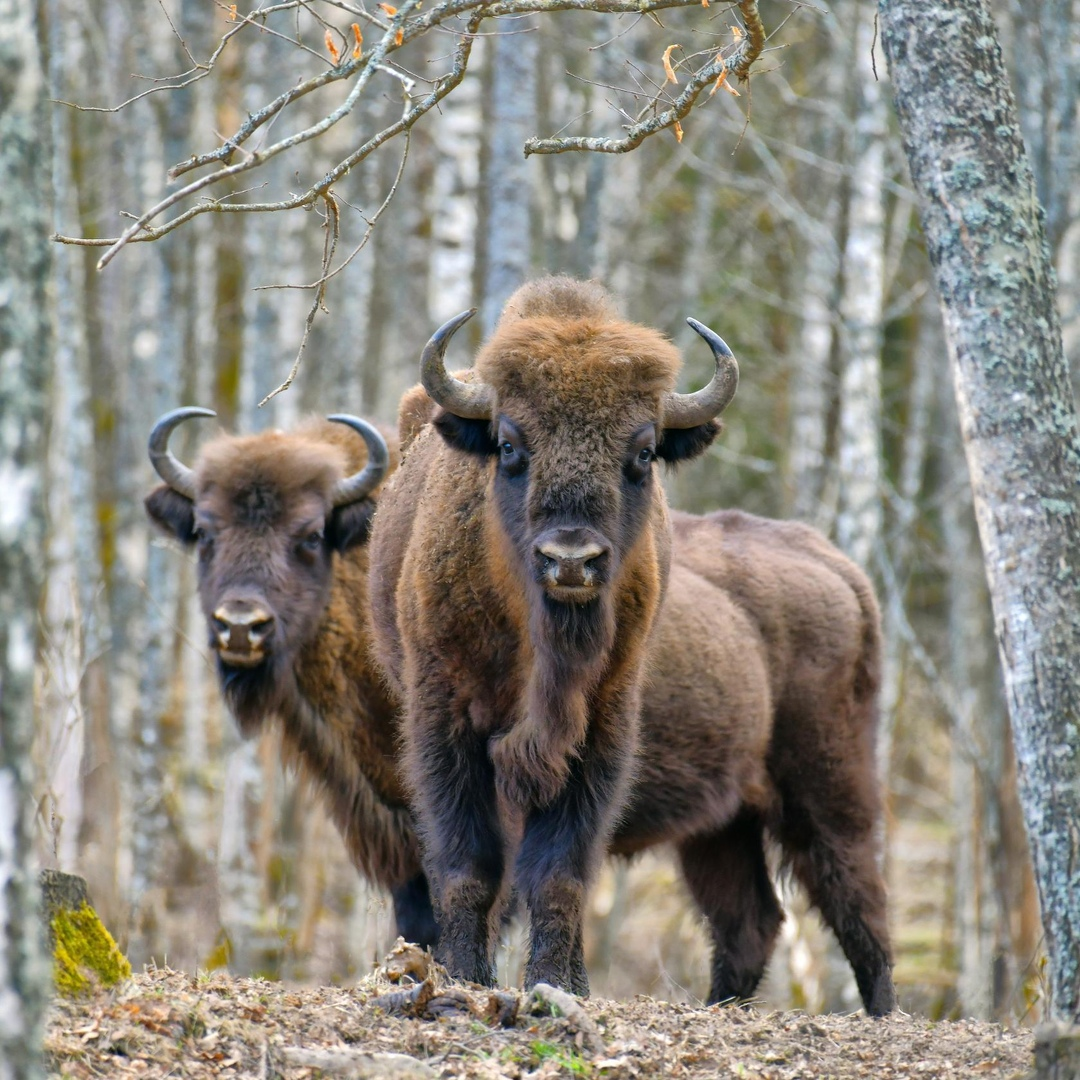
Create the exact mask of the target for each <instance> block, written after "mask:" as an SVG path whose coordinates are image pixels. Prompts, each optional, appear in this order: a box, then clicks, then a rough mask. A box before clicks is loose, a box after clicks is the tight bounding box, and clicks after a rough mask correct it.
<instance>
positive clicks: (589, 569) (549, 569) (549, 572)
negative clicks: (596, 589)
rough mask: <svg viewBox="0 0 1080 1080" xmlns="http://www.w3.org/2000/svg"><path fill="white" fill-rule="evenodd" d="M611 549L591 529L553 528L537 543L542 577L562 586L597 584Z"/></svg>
mask: <svg viewBox="0 0 1080 1080" xmlns="http://www.w3.org/2000/svg"><path fill="white" fill-rule="evenodd" d="M610 550H611V548H610V547H609V546H608V545H607V544H606V543H604V541H603V540H602V539H601V537H599V536H598V535H597V534H596V533H594V532H593V531H592V530H591V529H552V530H550V531H549V532H546V533H544V534H543V535H542V536H541V537H540V538H539V539H538V540H537V541H536V546H535V551H536V555H537V559H538V561H539V563H540V570H541V573H542V575H543V577H544V578H545V579H546V580H547V581H548V582H549V583H550V584H552V585H558V586H560V587H563V588H589V587H592V586H594V585H598V584H599V580H598V577H599V572H600V570H601V569H602V566H603V563H604V560H605V557H606V556H607V555H608V553H609V552H610Z"/></svg>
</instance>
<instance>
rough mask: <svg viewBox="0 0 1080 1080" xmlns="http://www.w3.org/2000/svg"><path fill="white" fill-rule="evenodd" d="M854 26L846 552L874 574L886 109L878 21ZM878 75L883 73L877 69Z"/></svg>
mask: <svg viewBox="0 0 1080 1080" xmlns="http://www.w3.org/2000/svg"><path fill="white" fill-rule="evenodd" d="M846 10H847V12H848V14H849V15H850V16H851V22H849V23H848V25H854V26H856V37H855V56H854V73H855V80H856V87H857V92H856V104H855V113H854V139H853V148H852V158H853V164H852V174H851V196H850V202H849V206H848V237H847V244H846V245H845V249H844V286H843V292H842V295H841V298H840V317H841V338H840V357H841V373H840V425H839V428H840V429H839V446H838V456H839V483H840V504H839V512H838V515H837V521H836V533H837V540H838V542H839V544H840V547H841V548H843V549H844V551H846V552H847V554H848V555H850V556H851V557H852V558H853V559H854V560H855V561H856V562H857V563H858V564H859V565H860V566H862V567H864V568H867V569H868V568H869V567H870V565H871V559H872V557H873V554H874V550H875V548H876V546H877V544H878V543H879V541H880V537H881V526H882V507H881V339H882V309H883V303H884V284H885V280H884V275H885V205H884V198H883V189H884V183H885V135H886V113H885V108H886V103H885V97H884V94H883V90H882V86H881V84H880V83H879V82H878V80H877V77H876V76H875V73H874V69H873V42H874V37H875V25H874V19H873V13H872V11H870V10H869V9H867V8H866V7H865V5H862V4H856V5H852V6H849V7H848V8H847V9H846ZM879 70H880V69H879Z"/></svg>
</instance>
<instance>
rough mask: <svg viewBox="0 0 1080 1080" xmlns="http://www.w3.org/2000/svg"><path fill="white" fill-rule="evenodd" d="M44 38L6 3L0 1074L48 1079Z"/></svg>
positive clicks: (0, 311) (0, 275)
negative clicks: (41, 641) (41, 874)
mask: <svg viewBox="0 0 1080 1080" xmlns="http://www.w3.org/2000/svg"><path fill="white" fill-rule="evenodd" d="M43 36H44V30H43V28H42V27H41V26H40V24H39V20H38V15H37V8H36V6H35V5H34V4H33V3H31V2H29V0H0V251H2V252H3V258H2V260H0V297H2V298H3V299H2V300H0V493H2V494H0V1080H8V1078H11V1080H14V1078H23V1077H36V1076H39V1075H41V1040H42V1025H43V1014H44V1006H45V994H44V991H45V984H46V979H47V977H48V976H47V974H46V969H45V966H44V963H43V958H42V955H41V954H42V943H41V940H40V938H41V923H40V919H39V916H38V890H37V882H36V879H35V871H34V867H33V861H34V860H33V858H32V855H31V848H32V843H31V825H32V816H33V809H34V792H33V784H32V782H31V776H30V745H31V740H32V738H33V732H34V700H33V677H34V653H35V646H36V639H37V636H38V627H37V615H38V604H39V600H40V596H41V590H42V586H43V580H42V579H43V575H44V567H43V565H42V553H43V551H44V550H45V533H46V527H45V522H46V503H45V495H44V490H43V483H42V480H43V467H44V462H45V452H46V441H45V429H46V412H47V397H48V389H49V373H50V365H51V362H52V345H53V342H52V325H51V320H50V317H49V297H48V293H47V288H48V276H49V269H50V259H49V252H48V249H47V244H48V241H47V239H46V237H47V235H48V231H49V206H48V199H49V196H50V192H49V184H48V176H49V172H50V167H51V164H52V163H51V160H50V150H49V137H48V136H49V124H48V121H47V117H46V110H45V101H46V96H47V95H46V83H45V70H44V63H43V58H42V52H43V49H42V44H41V43H42V39H43Z"/></svg>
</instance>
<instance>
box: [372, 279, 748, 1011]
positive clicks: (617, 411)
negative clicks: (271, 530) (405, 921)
mask: <svg viewBox="0 0 1080 1080" xmlns="http://www.w3.org/2000/svg"><path fill="white" fill-rule="evenodd" d="M467 317H468V313H466V314H465V315H463V316H459V317H458V318H457V319H455V320H452V321H451V322H450V323H448V324H447V325H446V326H444V327H443V328H441V329H440V330H439V331H438V332H437V333H436V334H435V336H434V337H433V338H432V341H431V342H430V343H429V345H428V347H427V349H425V352H424V358H423V360H422V376H423V379H424V382H425V386H426V387H427V389H428V391H429V393H431V395H432V397H433V398H434V399H435V401H436V402H437V403H438V404H439V405H440V407H441V408H440V410H439V412H438V413H437V415H436V416H435V422H434V426H433V427H430V428H426V429H425V431H424V432H423V433H422V434H421V435H420V436H419V437H418V438H417V439H416V441H415V442H414V443H413V445H412V446H411V448H410V452H409V454H408V456H407V457H406V459H405V462H404V463H403V465H402V468H401V470H400V471H399V473H398V475H397V477H396V478H395V482H394V483H393V485H392V486H391V488H390V489H389V490H388V491H387V493H386V495H385V496H384V497H383V499H382V501H381V502H380V509H379V514H378V516H377V518H376V521H375V526H374V531H373V535H372V555H371V557H372V616H373V626H374V632H375V640H376V649H377V651H378V654H379V657H380V660H381V662H382V663H383V664H384V666H385V667H386V668H387V670H388V672H389V673H390V675H391V677H392V679H393V680H394V681H395V684H396V688H397V689H398V690H399V691H400V692H401V693H402V696H403V699H404V703H405V707H404V723H403V729H404V756H405V763H406V773H407V776H408V778H409V782H410V787H411V789H412V794H413V801H414V806H415V809H416V812H417V816H418V820H419V823H420V826H421V829H422V832H423V837H424V841H425V852H426V854H425V866H426V868H427V869H428V871H429V874H430V876H431V879H432V882H433V885H434V892H435V895H436V902H437V905H438V912H439V920H440V926H441V937H440V954H441V957H442V959H443V960H444V962H445V963H446V964H447V966H448V968H449V970H450V972H451V974H453V975H455V976H458V977H460V978H465V979H470V980H473V981H477V982H482V983H491V982H492V981H493V979H494V968H493V964H492V945H493V934H494V930H495V928H496V926H497V924H498V919H499V913H500V908H501V907H502V905H503V903H504V901H505V897H506V895H507V893H508V891H509V889H510V887H511V885H512V886H513V887H514V888H515V889H516V890H517V893H518V894H519V896H521V897H522V899H523V900H524V902H525V904H526V906H527V908H528V911H529V916H530V947H529V958H528V962H527V965H526V972H525V980H526V983H527V984H528V985H532V984H534V983H536V982H541V981H543V982H549V983H552V984H554V985H556V986H561V987H564V988H566V989H570V990H573V991H575V992H577V993H586V992H587V990H588V979H587V976H586V973H585V965H584V959H583V954H582V941H581V930H582V912H583V905H584V900H585V895H586V890H587V888H588V886H589V883H590V881H591V879H592V877H593V874H594V871H595V867H596V864H597V862H598V861H599V859H600V858H601V857H602V855H603V852H604V849H605V845H606V842H607V840H608V838H609V837H610V835H611V831H612V828H613V826H614V822H615V818H616V815H617V813H618V811H619V809H620V807H621V805H622V804H623V802H624V801H625V798H626V793H627V789H628V784H629V779H630V773H631V766H632V762H633V759H634V754H635V751H636V748H637V740H638V729H639V712H640V703H641V700H640V699H641V682H642V677H643V672H644V663H645V657H646V648H647V641H648V637H649V633H650V630H651V627H652V623H653V620H654V618H655V615H656V612H657V611H658V609H659V605H660V600H661V596H662V593H663V589H664V583H665V581H666V579H667V573H668V558H669V556H668V551H669V546H670V536H669V529H668V523H667V511H666V505H665V502H664V498H663V492H662V489H661V488H660V486H659V483H658V482H657V481H656V480H655V478H654V472H655V469H654V467H653V465H654V461H655V459H656V458H657V457H658V456H659V453H660V448H661V447H663V448H664V454H665V457H666V458H668V459H669V460H675V459H677V458H678V457H680V456H683V455H686V456H689V455H692V454H694V453H699V452H700V451H701V450H703V449H705V447H706V446H707V445H708V444H709V442H710V441H711V439H712V437H713V436H714V435H715V434H716V432H717V430H718V428H717V425H716V423H715V417H716V416H717V415H718V414H719V412H720V411H722V409H723V408H724V406H725V405H726V404H727V402H728V401H730V399H731V396H732V394H733V393H734V389H735V382H736V367H735V363H734V358H733V357H732V356H731V353H730V351H729V350H728V349H727V346H726V345H724V344H723V342H722V341H720V339H719V338H717V337H716V335H715V334H712V332H711V331H709V330H708V329H707V328H705V327H702V326H700V324H694V325H695V329H696V330H697V331H698V333H700V334H701V335H702V337H704V338H705V340H706V341H707V342H708V343H709V345H710V347H711V348H712V350H713V355H714V359H715V362H716V375H715V376H714V379H713V380H712V382H710V384H709V385H708V386H707V387H706V388H705V389H703V390H701V391H699V392H698V394H696V395H678V394H675V393H674V391H673V389H672V387H673V384H674V380H675V376H676V374H677V371H678V368H679V364H680V359H679V355H678V353H677V351H676V350H675V349H674V348H673V346H672V345H671V344H670V343H669V342H667V341H666V340H664V339H663V338H662V337H661V336H660V335H659V334H657V333H656V332H655V331H651V330H648V329H646V328H643V327H639V326H635V325H633V324H631V323H627V322H624V321H623V320H621V319H620V318H619V317H618V315H617V313H616V312H615V311H614V307H613V305H612V303H611V301H610V299H609V298H608V297H607V294H606V293H604V291H603V290H602V289H600V288H599V287H598V286H595V285H592V284H587V283H581V282H574V281H571V280H569V279H546V280H544V281H541V282H537V283H534V284H532V285H529V286H525V287H524V288H523V289H521V290H519V292H518V293H516V294H515V296H514V297H512V298H511V300H510V301H509V303H508V305H507V309H506V312H505V313H504V315H503V318H502V319H501V320H500V323H499V326H498V327H497V329H496V331H495V333H494V335H493V337H492V339H491V340H490V341H489V342H488V343H487V345H486V346H485V347H484V350H483V351H482V352H481V354H480V356H479V357H478V359H477V362H476V369H475V370H476V378H475V379H474V381H472V382H465V381H461V380H457V379H454V378H453V377H451V376H449V375H448V374H447V373H446V370H445V367H444V366H443V361H442V354H443V352H444V351H445V347H446V343H447V341H448V339H449V336H450V335H451V334H452V333H453V332H454V330H456V329H457V327H459V326H460V325H461V324H462V323H463V322H464V321H465V319H466V318H467ZM676 430H678V431H683V432H686V433H688V434H686V435H685V437H680V436H677V435H673V436H672V437H671V438H667V433H668V432H669V431H676Z"/></svg>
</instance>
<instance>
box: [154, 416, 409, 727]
mask: <svg viewBox="0 0 1080 1080" xmlns="http://www.w3.org/2000/svg"><path fill="white" fill-rule="evenodd" d="M197 416H214V413H212V412H211V411H209V410H208V409H199V408H183V409H176V410H174V411H173V412H170V413H167V414H166V415H165V416H163V417H162V418H161V419H160V420H159V421H158V422H157V424H156V425H155V426H154V429H153V431H152V432H151V435H150V443H149V452H150V461H151V463H152V464H153V466H154V468H155V470H156V471H157V473H158V475H159V476H160V477H161V478H162V480H164V481H165V483H164V484H162V485H161V486H160V487H158V488H156V489H155V490H154V491H152V492H151V493H150V494H149V495H148V496H147V497H146V500H145V506H146V511H147V513H148V514H149V516H150V518H151V519H152V520H153V521H154V522H156V523H157V524H158V525H159V526H161V527H162V528H163V529H164V530H165V531H166V532H168V533H170V534H172V535H173V536H175V537H176V538H177V539H178V540H179V541H180V542H181V543H183V544H184V545H185V546H187V547H189V548H190V547H193V548H195V549H196V550H197V552H198V582H199V597H200V600H201V603H202V608H203V613H204V615H205V616H206V622H207V629H208V632H209V644H210V648H211V649H212V650H213V651H214V653H215V655H216V657H217V663H218V675H219V679H220V682H221V686H222V690H223V692H224V694H225V698H226V700H227V701H228V703H229V707H230V709H231V710H232V712H233V715H234V716H235V717H236V719H237V721H238V723H239V725H240V729H241V731H242V732H243V733H244V734H245V735H249V734H252V733H253V732H254V731H255V730H256V729H257V728H258V726H259V724H260V723H261V721H262V720H263V719H264V718H265V717H266V716H267V715H269V714H271V713H274V712H279V711H284V710H286V709H288V697H289V695H290V694H292V693H294V692H295V679H294V676H293V668H294V665H295V663H296V660H297V657H298V654H299V651H300V649H301V648H303V646H304V645H305V644H307V643H308V642H309V641H310V640H311V639H312V638H313V637H314V636H315V634H316V633H317V631H318V628H319V624H320V620H321V619H322V616H323V612H324V610H325V608H326V605H327V602H328V600H329V597H330V589H331V584H332V576H333V557H334V553H335V552H338V553H344V552H346V551H348V550H349V549H350V548H352V547H354V546H355V545H357V544H360V543H363V542H364V541H365V540H366V538H367V535H368V530H369V528H370V524H371V517H372V513H373V511H374V502H373V500H372V499H371V497H370V496H371V494H372V492H373V491H374V489H375V488H376V487H377V486H378V484H379V482H380V481H381V480H382V478H383V477H384V476H385V474H386V472H387V469H388V467H389V454H388V451H387V446H386V443H385V441H384V440H383V438H382V436H381V435H380V434H379V432H378V431H376V430H375V428H373V427H372V426H371V425H370V424H368V423H366V422H365V421H363V420H360V419H358V418H356V417H352V416H331V417H329V418H328V419H329V420H331V421H333V422H334V423H333V424H325V423H323V422H322V421H317V422H314V423H312V424H309V425H306V426H304V427H302V428H300V429H299V430H297V431H295V432H289V433H285V432H265V433H263V434H260V435H251V436H246V437H232V436H225V435H222V436H219V437H218V438H216V439H214V440H213V441H212V442H211V443H209V444H208V445H207V446H206V447H205V448H204V449H203V451H202V453H201V454H200V455H199V459H198V461H197V463H196V465H195V467H194V468H189V467H188V466H186V465H184V464H182V463H181V462H180V461H179V460H177V458H176V457H174V456H173V454H172V453H171V452H170V450H169V448H168V443H169V436H170V434H171V433H172V431H173V430H174V429H175V428H176V427H177V425H178V424H180V423H182V422H183V421H185V420H188V419H190V418H192V417H197ZM349 429H351V431H350V430H349ZM352 432H355V433H357V434H359V435H360V437H361V438H362V439H363V444H364V446H366V461H362V455H363V453H364V451H363V449H362V448H361V443H360V442H359V440H357V439H356V437H355V435H354V434H352ZM361 462H362V465H361ZM351 470H354V471H351Z"/></svg>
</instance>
